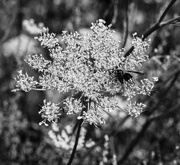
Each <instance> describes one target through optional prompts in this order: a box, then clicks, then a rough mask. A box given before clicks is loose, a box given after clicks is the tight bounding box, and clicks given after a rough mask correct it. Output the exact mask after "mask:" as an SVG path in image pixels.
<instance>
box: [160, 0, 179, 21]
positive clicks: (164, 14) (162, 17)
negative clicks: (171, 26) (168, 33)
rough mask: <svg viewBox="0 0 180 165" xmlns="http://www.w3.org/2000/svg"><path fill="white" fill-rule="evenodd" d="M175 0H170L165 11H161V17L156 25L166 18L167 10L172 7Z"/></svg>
mask: <svg viewBox="0 0 180 165" xmlns="http://www.w3.org/2000/svg"><path fill="white" fill-rule="evenodd" d="M176 1H177V0H172V1H171V2H170V3H169V5H168V6H167V7H166V9H165V10H164V11H163V13H162V15H161V16H160V18H159V20H158V23H161V22H162V21H163V19H164V17H165V16H166V14H167V12H168V10H169V9H170V8H171V7H172V5H173V4H174V3H175V2H176Z"/></svg>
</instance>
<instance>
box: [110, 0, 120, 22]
mask: <svg viewBox="0 0 180 165" xmlns="http://www.w3.org/2000/svg"><path fill="white" fill-rule="evenodd" d="M118 3H119V1H118V0H114V15H113V18H112V21H111V24H112V25H114V24H115V23H116V20H117V16H118Z"/></svg>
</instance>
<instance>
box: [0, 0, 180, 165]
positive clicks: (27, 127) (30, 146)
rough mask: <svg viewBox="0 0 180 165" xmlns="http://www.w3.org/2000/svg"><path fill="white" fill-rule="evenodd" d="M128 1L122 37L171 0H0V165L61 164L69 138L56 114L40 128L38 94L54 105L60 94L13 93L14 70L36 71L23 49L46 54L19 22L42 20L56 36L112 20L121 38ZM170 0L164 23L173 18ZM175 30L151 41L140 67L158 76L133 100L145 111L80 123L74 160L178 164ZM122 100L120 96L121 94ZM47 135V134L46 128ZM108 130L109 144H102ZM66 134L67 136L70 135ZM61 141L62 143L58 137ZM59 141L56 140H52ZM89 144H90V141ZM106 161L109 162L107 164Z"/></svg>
mask: <svg viewBox="0 0 180 165" xmlns="http://www.w3.org/2000/svg"><path fill="white" fill-rule="evenodd" d="M127 2H128V13H127V15H128V22H129V23H128V36H127V42H126V46H125V47H126V48H128V47H130V45H129V40H131V35H132V33H134V32H137V33H138V35H139V36H141V35H142V34H143V33H144V32H145V31H146V30H147V29H148V28H149V27H150V26H151V25H152V24H153V23H155V22H156V21H157V19H158V17H159V15H160V13H161V12H162V11H163V9H164V8H165V6H166V5H167V3H168V2H170V0H142V1H139V0H133V1H132V0H129V1H123V0H119V1H118V0H91V1H88V0H68V1H66V0H52V1H49V0H31V1H25V0H1V1H0V22H1V25H0V152H1V156H0V164H2V165H9V164H12V165H19V164H22V165H24V164H27V165H28V164H29V165H31V164H33V165H34V164H38V165H41V164H42V165H43V164H46V165H50V164H52V165H54V164H66V163H67V161H68V159H69V156H70V153H71V148H65V149H64V148H63V147H62V145H58V144H59V143H60V137H63V139H64V141H66V142H67V141H68V142H69V143H70V141H72V142H74V138H73V137H74V135H71V133H70V132H71V131H70V132H68V131H67V125H69V123H71V129H73V126H74V124H72V122H74V121H73V119H71V118H68V119H67V118H66V117H65V116H64V117H62V118H61V120H60V122H59V125H58V128H56V127H54V126H49V127H43V126H39V125H38V123H39V122H40V121H41V119H40V117H39V114H38V111H39V109H40V108H41V107H40V105H42V101H43V99H44V98H46V99H49V100H54V101H57V102H59V100H61V99H63V98H64V97H65V96H64V95H60V94H58V93H55V92H54V91H49V92H46V93H45V92H30V93H23V92H17V93H12V92H11V90H12V89H13V88H14V83H15V82H14V79H13V77H14V76H15V74H16V72H17V70H19V69H20V68H25V69H26V70H27V71H28V72H29V73H30V74H31V75H34V76H35V77H36V76H37V73H36V72H35V71H32V70H31V69H30V68H29V67H28V66H27V65H26V64H25V63H24V61H23V59H24V58H26V57H27V55H29V54H34V53H42V54H43V55H45V56H46V58H49V59H50V57H49V55H48V53H47V51H46V50H45V49H44V50H42V49H41V48H40V46H39V45H38V43H36V42H35V41H34V39H33V37H34V35H33V34H32V33H28V32H27V30H26V29H25V27H24V26H23V21H24V20H27V19H34V20H35V22H36V23H39V22H42V23H44V25H45V26H47V27H49V28H50V31H51V32H54V33H56V34H57V35H58V37H61V36H60V34H61V32H62V31H63V30H66V31H75V30H77V31H84V32H85V33H86V32H87V30H86V28H87V27H90V24H91V22H95V20H97V19H99V18H102V19H105V20H106V22H107V24H109V23H111V22H112V23H113V28H114V29H115V30H116V31H117V32H118V35H119V36H115V37H117V38H120V39H121V40H122V42H123V40H124V38H125V31H126V30H127V28H126V27H127V22H126V12H125V11H126V5H127V4H126V3H127ZM179 8H180V2H179V1H177V2H176V3H175V5H173V6H172V7H171V9H170V10H169V12H168V13H167V15H166V17H165V20H168V19H171V18H173V17H175V16H177V15H180V10H179ZM179 35H180V29H179V25H178V23H177V24H171V25H168V26H165V27H163V28H161V29H159V30H158V31H156V32H155V33H153V34H152V35H151V36H150V38H151V45H150V49H149V55H150V61H149V64H148V65H146V66H144V72H145V74H146V76H147V77H152V76H159V81H158V82H157V84H156V87H155V89H154V92H153V93H152V94H151V96H149V97H146V98H145V97H143V98H137V99H139V100H142V101H143V102H145V103H147V104H148V106H147V109H146V112H144V113H143V114H142V115H141V116H140V117H138V118H130V117H128V116H126V114H125V113H123V112H116V113H115V114H110V116H109V115H107V116H106V120H107V122H106V124H105V125H102V126H100V127H98V128H96V127H94V126H90V125H84V129H85V130H86V134H85V135H84V139H83V138H82V140H80V144H82V145H81V147H79V149H78V151H77V153H76V156H75V160H74V162H73V164H83V165H86V164H87V165H88V164H89V165H98V164H100V162H101V161H102V160H103V154H102V153H103V151H104V150H107V151H108V153H109V154H108V155H107V157H108V158H109V159H112V157H113V155H114V154H116V156H117V161H118V164H124V165H178V164H180V114H179V108H180V99H179V98H180V78H179V76H180V75H179V74H180V67H179V66H180V65H179V62H180V45H179V44H180V40H179ZM122 104H123V105H124V101H123V99H122ZM52 132H53V133H52ZM105 135H108V139H109V140H108V141H109V146H107V145H106V142H107V138H104V137H106V136H105ZM70 137H72V139H71V138H70ZM64 141H63V142H62V143H63V144H64V143H65V142H64ZM58 142H59V143H58ZM93 142H94V143H93ZM106 164H111V163H110V162H107V163H106Z"/></svg>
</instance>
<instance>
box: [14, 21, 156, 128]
mask: <svg viewBox="0 0 180 165" xmlns="http://www.w3.org/2000/svg"><path fill="white" fill-rule="evenodd" d="M91 30H92V34H91V35H90V34H87V35H85V36H81V35H80V34H79V33H78V32H75V33H70V34H68V33H67V32H63V34H62V38H63V39H62V41H63V42H64V44H65V47H63V48H62V47H61V46H60V44H59V40H58V39H57V38H56V36H55V34H54V33H49V30H48V29H46V28H44V30H43V31H42V33H41V34H40V35H39V36H38V37H36V39H37V40H38V41H39V42H41V45H42V46H43V47H46V48H47V49H48V50H49V52H50V56H51V58H52V61H48V60H46V59H44V57H43V56H42V55H33V56H30V57H29V58H28V59H27V60H26V62H27V63H28V64H29V65H30V66H31V67H32V68H33V69H36V70H38V71H39V72H41V76H39V81H37V82H36V81H33V79H32V78H29V77H28V76H27V75H25V76H23V74H22V72H19V76H18V79H17V86H16V87H17V88H18V89H20V90H23V91H25V92H28V91H29V90H32V89H33V90H36V89H37V90H40V89H41V90H50V89H52V90H54V89H55V90H57V91H58V92H60V93H65V92H71V93H72V91H73V94H72V95H70V96H69V97H68V98H67V99H65V100H64V101H63V105H64V106H65V109H67V114H76V115H77V116H78V119H83V120H84V121H85V122H88V123H90V124H95V125H97V124H100V123H103V122H104V121H103V119H102V116H101V113H102V111H104V110H107V109H108V110H109V109H114V108H117V107H118V104H117V101H114V99H115V95H116V94H117V93H118V94H119V93H120V94H122V96H125V97H127V100H131V99H132V98H133V97H134V96H136V95H139V94H143V95H149V94H150V92H151V91H152V88H153V85H154V83H153V82H151V81H149V80H147V79H142V80H141V81H140V82H137V81H135V78H134V75H133V74H132V75H130V79H129V80H127V81H124V83H122V82H120V81H117V78H116V76H114V75H113V74H112V70H121V71H122V72H126V71H127V70H135V71H137V70H138V71H139V70H140V68H141V66H142V63H143V62H145V61H146V60H148V56H147V55H146V51H147V49H148V46H149V45H148V43H147V42H146V41H142V40H141V39H140V38H138V37H136V36H134V39H133V41H132V45H133V46H134V47H135V49H134V51H133V52H132V53H131V54H130V55H129V56H128V57H127V58H125V57H124V54H125V50H124V49H121V48H120V47H119V41H116V40H115V39H114V38H113V33H115V32H114V31H113V30H111V28H110V26H106V25H105V21H104V20H101V19H99V20H98V21H96V23H92V26H91ZM77 95H78V96H79V95H80V96H79V97H76V96H77ZM82 98H86V103H87V105H88V106H87V110H86V111H84V110H83V109H84V107H83V106H84V104H83V101H82ZM107 102H108V104H107ZM45 104H46V106H45V105H44V106H43V107H42V110H41V111H40V113H41V114H42V117H43V119H45V120H43V121H46V119H47V120H48V121H50V122H52V121H53V122H56V121H57V118H58V116H59V115H60V111H59V109H58V105H56V104H53V103H49V102H46V101H45ZM47 105H48V106H47ZM143 107H144V106H142V104H135V103H131V102H130V104H129V106H128V108H127V110H128V113H129V114H131V115H134V116H137V115H139V114H140V113H141V112H142V108H143ZM134 109H135V110H134Z"/></svg>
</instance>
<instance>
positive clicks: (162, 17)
mask: <svg viewBox="0 0 180 165" xmlns="http://www.w3.org/2000/svg"><path fill="white" fill-rule="evenodd" d="M175 2H176V0H171V2H170V3H169V5H168V6H167V7H166V9H165V10H164V12H163V13H162V15H161V16H160V18H159V20H158V22H156V23H155V24H154V25H153V26H152V27H150V28H149V29H148V30H147V31H146V32H145V33H144V34H143V35H142V40H145V39H146V38H147V37H148V36H149V35H150V34H152V33H153V32H155V31H156V30H157V29H159V28H160V27H163V26H165V25H168V21H166V22H163V23H161V22H162V21H163V19H164V17H165V15H166V14H167V12H168V10H169V9H170V8H171V6H172V5H173V4H174V3H175ZM176 19H177V18H176ZM169 21H170V20H169ZM171 21H172V19H171ZM170 23H172V22H170ZM133 50H134V46H132V47H131V48H130V49H129V50H128V51H127V52H126V53H125V54H124V57H125V58H126V57H128V56H129V55H130V54H131V53H132V51H133Z"/></svg>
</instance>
